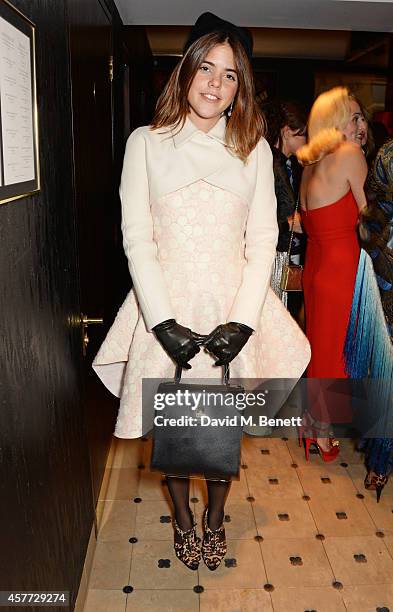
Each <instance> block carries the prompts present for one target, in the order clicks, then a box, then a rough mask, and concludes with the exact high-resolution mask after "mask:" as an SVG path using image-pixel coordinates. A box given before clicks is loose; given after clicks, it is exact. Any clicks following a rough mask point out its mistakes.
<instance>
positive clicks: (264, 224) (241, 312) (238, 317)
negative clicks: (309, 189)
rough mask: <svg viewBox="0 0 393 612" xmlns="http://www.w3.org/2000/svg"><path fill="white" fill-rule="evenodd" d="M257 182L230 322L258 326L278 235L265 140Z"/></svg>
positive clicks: (261, 144)
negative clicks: (244, 258) (241, 273)
mask: <svg viewBox="0 0 393 612" xmlns="http://www.w3.org/2000/svg"><path fill="white" fill-rule="evenodd" d="M256 154H257V156H258V157H257V181H256V187H255V193H254V197H253V199H252V202H251V204H250V209H249V213H248V219H247V227H246V234H245V241H246V245H245V257H246V264H245V266H244V268H243V277H242V282H241V285H240V287H239V290H238V292H237V294H236V297H235V299H234V302H233V305H232V308H231V311H230V312H229V314H228V317H227V321H228V322H232V321H234V322H237V323H243V324H244V325H247V326H248V327H250V328H252V329H254V330H255V329H256V327H257V326H258V323H259V320H260V316H261V311H262V307H263V304H264V302H265V299H266V294H267V290H268V287H269V284H270V277H271V272H272V265H273V261H274V257H275V254H276V244H277V237H278V226H277V202H276V196H275V193H274V177H273V166H272V153H271V151H270V147H269V145H268V144H267V142H266V140H265V139H262V140H261V141H260V142H259V143H258V145H257V150H256Z"/></svg>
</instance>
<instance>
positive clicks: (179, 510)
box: [166, 476, 231, 531]
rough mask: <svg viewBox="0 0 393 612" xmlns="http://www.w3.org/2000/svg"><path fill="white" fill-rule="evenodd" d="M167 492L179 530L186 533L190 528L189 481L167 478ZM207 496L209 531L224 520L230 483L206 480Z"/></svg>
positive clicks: (172, 477) (187, 479) (186, 479)
mask: <svg viewBox="0 0 393 612" xmlns="http://www.w3.org/2000/svg"><path fill="white" fill-rule="evenodd" d="M166 481H167V484H168V490H169V493H170V496H171V498H172V501H173V505H174V507H175V519H176V522H177V524H178V525H179V527H180V529H182V530H183V531H187V530H188V529H191V527H192V519H191V511H190V506H189V495H190V480H189V478H176V477H174V476H167V477H166ZM206 484H207V494H208V506H209V514H208V525H209V527H210V529H218V528H219V527H220V525H221V524H222V521H223V519H224V504H225V500H226V498H227V495H228V492H229V488H230V486H231V482H230V481H222V480H207V481H206Z"/></svg>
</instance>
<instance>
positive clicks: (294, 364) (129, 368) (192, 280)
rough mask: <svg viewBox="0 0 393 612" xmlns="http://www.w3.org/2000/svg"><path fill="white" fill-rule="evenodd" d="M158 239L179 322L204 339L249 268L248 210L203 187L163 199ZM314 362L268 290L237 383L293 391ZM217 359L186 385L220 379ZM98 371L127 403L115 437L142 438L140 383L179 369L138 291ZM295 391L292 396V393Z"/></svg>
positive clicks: (201, 361) (195, 369)
mask: <svg viewBox="0 0 393 612" xmlns="http://www.w3.org/2000/svg"><path fill="white" fill-rule="evenodd" d="M151 213H152V217H153V224H154V239H155V242H156V244H157V248H158V259H159V262H160V266H161V268H162V270H163V274H164V278H165V280H166V285H167V288H168V291H169V294H170V300H171V304H172V305H173V307H174V309H175V315H176V317H175V318H176V319H177V320H178V321H179V322H180V323H181V324H183V325H186V326H187V327H190V328H191V329H193V330H194V331H196V332H198V333H201V334H208V333H210V332H211V331H212V330H213V329H214V328H215V327H216V326H217V325H218V324H220V323H223V322H225V321H227V316H228V313H229V312H230V310H231V307H232V303H233V300H234V297H235V296H236V293H237V290H238V288H239V286H240V284H241V281H242V272H243V268H244V265H245V263H246V255H245V250H244V246H245V245H244V228H245V224H246V221H247V216H248V205H247V203H246V202H245V201H244V200H243V199H241V198H240V197H239V196H237V195H235V194H234V193H232V192H230V191H226V190H224V189H221V188H219V187H215V186H214V185H211V184H209V183H207V182H206V181H204V180H199V181H196V182H194V183H192V184H190V185H188V186H187V187H184V188H182V189H179V190H177V191H174V192H173V193H170V194H168V195H165V196H162V197H160V198H159V199H158V200H156V201H154V202H153V203H152V205H151ZM309 359H310V347H309V344H308V341H307V339H306V337H305V336H304V334H303V333H302V331H301V330H300V328H299V327H298V325H297V324H296V323H295V321H294V320H293V319H292V317H291V316H290V315H289V314H288V312H287V310H286V309H285V307H284V306H283V304H282V303H281V302H280V300H279V299H278V298H277V297H276V295H275V294H274V293H273V291H272V290H270V289H269V291H268V294H267V297H266V301H265V304H264V307H263V310H262V315H261V318H260V323H259V325H258V327H257V328H256V330H255V332H254V333H253V334H252V336H251V338H250V339H249V341H248V342H247V344H246V345H245V347H244V349H243V350H242V351H241V352H240V353H239V355H238V356H237V357H236V358H235V359H234V360H233V361H232V362H231V376H232V377H233V378H246V379H252V378H259V379H260V378H285V379H292V380H293V385H294V384H295V382H296V380H297V379H298V378H299V377H300V376H301V375H302V373H303V372H304V370H305V368H306V366H307V364H308V362H309ZM213 364H214V359H213V358H212V357H211V356H210V355H209V354H207V353H206V352H204V351H201V352H200V353H199V354H198V355H197V356H196V357H195V359H193V361H192V369H191V370H187V371H185V372H184V373H183V375H182V379H183V378H184V379H186V378H200V379H206V378H216V379H217V378H219V377H220V376H221V370H219V371H217V368H214V367H213ZM93 367H94V369H95V371H96V372H97V374H98V375H99V376H100V378H101V380H102V381H103V382H104V384H105V385H106V386H107V387H108V388H109V389H110V391H111V392H112V393H113V394H114V395H117V396H118V397H120V398H121V400H120V409H119V413H118V418H117V423H116V428H115V436H117V437H119V438H136V437H139V436H141V435H143V433H146V432H147V431H149V430H150V429H151V427H152V422H150V423H145V422H143V423H142V407H141V403H142V402H141V400H142V379H143V378H144V377H146V378H160V379H168V378H171V377H173V375H174V369H175V368H174V364H173V362H172V360H171V359H170V358H169V357H168V355H167V354H166V353H165V352H164V350H163V349H162V348H161V346H160V344H159V343H158V342H157V340H156V339H155V336H154V334H153V333H149V332H148V331H147V329H146V326H145V323H144V320H143V317H142V315H141V312H140V308H139V305H138V302H137V299H136V296H135V293H134V291H133V290H132V291H131V292H130V293H129V295H128V296H127V298H126V300H125V302H124V304H123V305H122V307H121V308H120V311H119V313H118V315H117V317H116V320H115V322H114V323H113V325H112V327H111V329H110V330H109V332H108V335H107V337H106V339H105V341H104V343H103V344H102V346H101V348H100V350H99V352H98V354H97V356H96V358H95V360H94V363H93ZM291 390H292V389H291V388H290V389H288V394H289V393H290V391H291Z"/></svg>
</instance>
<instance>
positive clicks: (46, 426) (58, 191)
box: [0, 0, 94, 610]
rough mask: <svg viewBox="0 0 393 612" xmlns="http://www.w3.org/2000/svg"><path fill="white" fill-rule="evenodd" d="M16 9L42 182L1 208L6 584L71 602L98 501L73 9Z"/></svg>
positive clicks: (1, 554)
mask: <svg viewBox="0 0 393 612" xmlns="http://www.w3.org/2000/svg"><path fill="white" fill-rule="evenodd" d="M14 5H15V6H16V7H17V8H19V9H20V10H21V11H22V12H23V13H25V14H26V15H27V16H28V17H29V18H30V19H31V20H32V21H33V22H35V23H36V25H37V38H36V46H37V50H36V57H37V97H38V111H39V112H38V114H39V133H40V165H41V185H42V189H41V191H40V192H39V193H38V194H37V195H35V196H33V197H27V198H25V199H22V200H18V201H15V202H10V203H8V204H5V205H1V206H0V232H1V234H0V244H1V257H0V277H1V280H2V282H1V285H2V289H1V292H0V313H1V314H0V317H1V361H2V363H1V383H2V385H1V410H0V470H1V476H0V490H1V503H0V525H1V543H0V589H1V590H6V589H17V590H21V589H27V590H30V589H43V590H48V589H66V590H71V592H72V597H73V598H75V596H76V592H77V588H78V585H79V579H80V575H81V570H82V567H83V561H84V555H85V551H86V545H87V540H88V537H89V535H90V530H91V526H92V524H93V518H94V507H93V499H92V491H91V478H90V466H89V455H88V448H87V444H86V431H85V425H84V415H83V411H82V406H81V397H80V396H81V379H80V361H81V342H80V328H79V326H78V325H77V324H75V321H76V319H77V317H78V315H79V312H80V307H79V273H78V259H77V252H76V238H75V210H74V197H73V167H72V148H71V145H72V132H71V104H70V83H69V78H68V75H69V61H68V34H67V21H66V19H67V15H66V7H65V3H64V1H63V0H56V2H53V0H15V2H14ZM26 609H29V610H32V608H26ZM37 609H38V608H37ZM40 609H41V608H40ZM52 609H53V608H52ZM59 609H62V610H64V608H59Z"/></svg>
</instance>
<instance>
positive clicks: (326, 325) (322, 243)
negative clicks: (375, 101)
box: [301, 191, 360, 422]
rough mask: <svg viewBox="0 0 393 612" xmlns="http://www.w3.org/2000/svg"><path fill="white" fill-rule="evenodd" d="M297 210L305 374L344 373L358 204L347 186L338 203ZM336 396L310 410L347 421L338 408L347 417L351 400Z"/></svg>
mask: <svg viewBox="0 0 393 612" xmlns="http://www.w3.org/2000/svg"><path fill="white" fill-rule="evenodd" d="M301 215H302V221H303V226H304V229H305V231H306V233H307V236H308V242H307V251H306V261H305V267H304V274H303V289H304V303H305V314H306V335H307V337H308V339H309V341H310V344H311V361H310V363H309V366H308V368H307V376H308V378H347V374H346V372H345V365H344V357H343V349H344V342H345V337H346V332H347V327H348V322H349V316H350V311H351V304H352V297H353V291H354V286H355V278H356V272H357V266H358V260H359V254H360V247H359V243H358V238H357V221H358V207H357V204H356V200H355V198H354V196H353V194H352V191H348V193H347V194H346V195H345V196H343V197H342V198H340V199H339V200H337V202H333V203H332V204H328V205H327V206H323V207H321V208H317V209H314V210H310V211H304V210H302V211H301ZM344 394H345V392H344ZM345 395H346V394H345ZM341 400H343V401H339V402H338V403H336V402H334V404H335V406H334V408H333V411H332V407H331V406H330V407H329V406H326V402H318V401H317V402H312V404H314V405H313V406H312V407H311V406H310V409H311V411H312V412H313V414H314V416H315V418H319V419H320V420H322V421H326V420H330V421H331V422H337V421H341V422H342V421H343V420H346V419H345V418H344V419H343V417H344V414H343V412H345V413H346V415H347V416H349V413H348V410H350V405H349V402H348V396H347V397H346V398H345V399H344V397H343V396H341ZM345 400H346V401H345ZM328 403H329V404H331V402H328ZM318 404H319V406H318ZM322 404H325V405H324V406H323V407H322ZM338 404H340V406H339V405H338ZM332 412H333V413H334V414H333V413H332ZM327 413H328V414H329V417H330V418H327ZM338 413H341V418H337V417H338Z"/></svg>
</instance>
